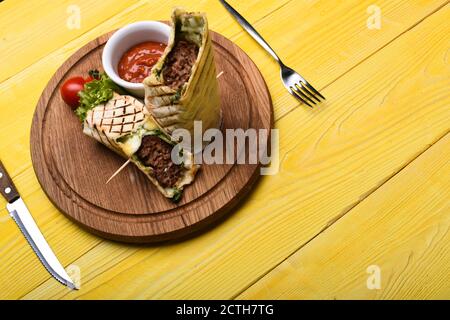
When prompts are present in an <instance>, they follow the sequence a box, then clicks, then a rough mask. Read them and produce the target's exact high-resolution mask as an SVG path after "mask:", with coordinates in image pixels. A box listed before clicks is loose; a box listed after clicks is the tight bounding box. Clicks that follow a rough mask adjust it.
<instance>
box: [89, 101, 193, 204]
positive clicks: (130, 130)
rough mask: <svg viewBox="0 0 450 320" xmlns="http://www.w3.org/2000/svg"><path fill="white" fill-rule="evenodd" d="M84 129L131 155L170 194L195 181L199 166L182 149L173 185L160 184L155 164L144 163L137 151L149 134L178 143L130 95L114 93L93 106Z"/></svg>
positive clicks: (126, 156)
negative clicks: (153, 165) (104, 101)
mask: <svg viewBox="0 0 450 320" xmlns="http://www.w3.org/2000/svg"><path fill="white" fill-rule="evenodd" d="M83 132H84V133H85V134H86V135H88V136H90V137H92V138H94V139H95V140H97V141H98V142H100V143H102V144H103V145H105V146H106V147H108V148H109V149H111V150H112V151H114V152H116V153H117V154H119V155H120V156H122V157H124V158H126V159H131V162H132V163H133V164H135V165H136V166H137V167H138V168H139V170H141V171H142V172H143V173H145V175H146V176H147V177H148V178H149V179H150V181H151V182H152V183H153V184H154V185H155V186H156V187H157V188H158V190H159V191H160V192H161V193H162V194H163V195H164V196H165V197H167V198H175V197H179V196H180V195H181V192H182V190H183V187H184V186H186V185H188V184H190V183H192V182H193V181H194V178H195V174H196V172H197V170H198V168H199V166H197V165H195V164H194V160H193V155H192V154H191V153H189V152H188V151H186V150H183V164H182V165H183V171H182V175H181V177H180V178H179V179H178V181H177V182H176V184H175V186H174V187H169V188H165V187H163V186H161V184H160V183H159V182H158V180H157V179H156V178H155V174H154V170H153V168H151V167H147V166H145V165H144V164H143V163H142V162H141V161H140V159H139V158H138V157H137V156H136V155H135V154H136V152H137V151H138V150H139V147H140V146H141V143H142V138H143V137H144V136H146V135H153V136H158V137H159V138H161V139H162V140H164V141H166V142H167V143H169V144H171V145H175V143H174V142H173V141H172V140H171V138H170V137H169V136H167V134H165V133H164V132H163V131H162V130H161V129H160V127H159V126H158V125H157V124H156V123H155V121H154V120H153V118H152V117H151V116H150V115H148V114H147V113H146V111H145V108H144V105H143V103H142V102H140V101H139V100H137V99H136V98H134V97H131V96H121V95H118V94H115V95H114V97H113V98H112V99H111V100H109V101H108V102H107V103H105V104H101V105H98V106H96V107H95V108H93V109H92V110H90V111H89V112H88V113H87V116H86V119H85V121H84V123H83Z"/></svg>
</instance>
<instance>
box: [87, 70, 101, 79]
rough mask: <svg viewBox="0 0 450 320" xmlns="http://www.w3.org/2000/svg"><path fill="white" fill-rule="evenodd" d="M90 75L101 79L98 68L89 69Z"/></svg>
mask: <svg viewBox="0 0 450 320" xmlns="http://www.w3.org/2000/svg"><path fill="white" fill-rule="evenodd" d="M89 75H90V76H91V77H92V78H94V79H100V72H99V71H98V70H97V69H92V70H89Z"/></svg>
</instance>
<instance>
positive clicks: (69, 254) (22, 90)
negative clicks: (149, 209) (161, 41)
mask: <svg viewBox="0 0 450 320" xmlns="http://www.w3.org/2000/svg"><path fill="white" fill-rule="evenodd" d="M257 2H258V1H257V0H252V1H248V2H247V4H248V5H255V4H256V3H257ZM280 3H281V4H282V3H283V2H282V1H279V0H268V1H266V4H267V6H266V7H259V8H256V9H255V10H252V11H251V12H249V14H248V16H249V18H250V19H251V21H256V20H258V19H260V18H261V17H263V16H265V15H267V14H268V13H270V12H271V11H272V10H274V9H276V8H277V7H278V5H280ZM175 4H184V5H186V7H189V8H191V9H192V10H204V11H207V12H211V13H212V14H211V15H210V17H211V16H214V15H215V18H214V19H213V20H214V21H215V23H213V28H215V29H216V28H217V29H223V30H222V33H225V34H227V33H228V35H229V36H231V35H232V34H233V33H235V34H236V33H238V32H239V31H240V28H239V27H238V26H237V25H235V26H231V24H232V21H231V20H228V21H226V20H222V19H219V13H217V12H216V13H214V12H213V7H212V2H210V1H208V2H202V3H196V4H192V3H191V2H189V1H184V2H183V1H166V5H165V6H162V5H159V6H158V5H157V3H155V2H154V1H153V2H149V1H141V2H140V3H139V6H138V7H133V8H129V9H127V10H125V11H124V12H122V13H121V14H119V15H117V16H115V17H114V18H113V19H110V20H107V21H105V22H104V23H102V24H101V25H100V26H98V27H96V28H94V29H93V30H92V31H91V32H88V33H86V34H84V35H82V36H81V37H79V38H77V39H76V40H74V41H73V42H71V43H69V44H68V45H66V46H65V47H64V48H63V49H61V50H57V51H55V52H53V53H52V54H51V55H50V57H46V58H44V59H42V60H41V61H40V62H38V63H37V64H34V65H32V66H31V67H29V68H27V69H26V70H25V71H24V72H21V73H19V74H18V75H15V76H14V77H12V78H11V79H9V80H8V81H7V82H4V83H2V84H1V85H0V87H1V89H0V96H1V99H0V100H1V102H0V128H1V130H0V141H1V142H2V143H1V145H0V158H1V159H2V161H3V162H4V164H5V166H6V167H7V168H8V170H9V172H10V173H11V175H12V176H13V177H14V180H15V182H16V184H17V186H18V188H19V190H20V192H21V194H22V196H23V197H24V198H25V199H26V202H27V204H28V206H29V208H30V209H31V211H32V212H33V215H34V217H35V219H36V220H37V222H38V225H39V226H40V228H41V229H42V230H43V232H44V233H45V235H46V238H47V239H48V241H49V243H50V244H51V245H52V248H53V249H54V251H55V252H56V253H57V254H58V257H59V258H60V260H61V262H62V263H63V264H64V265H68V264H70V262H71V261H74V260H75V259H77V258H78V257H79V256H80V255H82V254H83V253H84V252H86V251H88V250H89V249H91V248H93V247H95V246H96V245H98V243H99V242H100V241H101V239H100V238H97V237H94V236H92V235H90V234H87V233H86V232H84V231H81V230H80V229H79V228H77V227H76V226H74V225H73V224H72V223H71V222H69V221H68V220H67V219H66V218H65V217H64V216H62V215H61V214H60V213H59V212H58V211H57V210H56V209H55V208H54V207H53V205H52V204H51V203H50V202H49V201H48V199H47V198H46V197H45V195H44V192H43V191H42V190H41V189H40V187H39V184H38V182H37V180H36V178H35V175H34V172H33V170H32V168H31V167H30V165H31V160H30V155H29V142H28V141H29V126H30V123H31V118H32V114H33V110H34V106H35V103H36V101H37V99H38V97H39V95H40V92H41V91H42V90H43V88H44V86H45V84H46V82H47V81H48V79H49V78H50V77H51V74H52V73H53V72H54V71H55V70H56V68H57V67H58V66H59V65H60V64H61V63H62V62H63V61H64V60H65V59H67V57H68V56H69V55H70V54H72V53H73V52H74V51H75V50H76V49H77V48H79V47H80V46H81V45H82V44H84V43H86V42H87V41H89V40H90V39H92V38H95V36H97V35H100V34H103V33H105V32H107V31H110V30H113V29H115V28H118V27H120V26H121V25H124V24H126V23H130V22H133V21H138V20H144V19H149V16H150V17H152V18H153V19H167V18H168V17H169V16H170V11H171V8H172V7H173V6H175ZM222 10H224V9H222ZM220 14H222V15H223V12H222V13H220ZM49 23H51V21H49ZM217 29H216V30H217ZM36 85H37V86H36ZM11 101H14V103H13V104H12V103H10V102H11ZM11 137H14V139H12V138H11ZM4 203H5V202H4V200H3V198H2V199H0V207H1V208H4ZM2 222H5V223H2ZM0 232H1V233H2V235H3V236H2V238H1V239H0V248H1V251H0V264H2V265H3V266H4V267H3V268H2V270H23V272H26V270H27V269H26V267H27V266H28V265H30V264H32V265H34V264H35V263H36V261H37V260H36V257H35V256H34V254H33V253H32V252H31V250H29V248H28V246H27V244H26V242H25V240H24V239H23V236H22V235H21V234H20V232H19V230H18V229H17V227H16V226H15V224H14V223H13V222H12V221H11V220H9V218H8V214H7V212H6V210H5V209H1V210H0ZM67 239H71V241H70V243H74V244H76V246H70V245H68V243H67ZM18 246H20V248H21V249H20V250H13V251H8V250H11V249H12V248H17V247H18ZM27 275H29V277H27V280H26V281H23V276H24V274H23V273H20V272H18V273H15V274H14V275H12V276H11V275H10V276H8V277H7V278H5V279H3V278H2V280H0V298H1V297H3V298H14V297H20V296H21V295H23V294H25V293H26V292H28V291H30V290H31V289H32V288H34V287H35V286H37V285H38V284H40V283H42V282H43V281H44V280H45V279H47V278H48V273H47V272H46V271H45V270H44V269H43V268H39V267H38V268H37V269H36V272H33V273H32V274H28V273H27ZM3 289H4V290H3Z"/></svg>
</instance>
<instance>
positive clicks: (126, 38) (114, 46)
mask: <svg viewBox="0 0 450 320" xmlns="http://www.w3.org/2000/svg"><path fill="white" fill-rule="evenodd" d="M170 30H171V29H170V27H169V26H168V25H167V24H164V23H161V22H158V21H140V22H135V23H132V24H129V25H127V26H125V27H123V28H122V29H120V30H118V31H117V32H116V33H114V34H113V35H112V37H111V38H110V39H109V40H108V42H107V43H106V45H105V48H104V49H103V55H102V63H103V69H104V70H105V72H106V74H107V75H108V76H109V77H110V78H111V80H112V81H114V82H115V83H116V84H118V85H119V86H121V87H122V88H124V89H126V90H127V91H128V92H130V93H131V94H133V95H135V96H137V97H142V98H143V97H144V94H145V93H144V85H143V84H142V83H132V82H128V81H125V80H123V79H122V78H120V77H119V73H118V71H117V69H118V65H119V61H120V58H122V56H123V54H124V53H125V52H126V51H127V50H128V49H130V48H131V47H133V46H135V45H137V44H139V43H142V42H146V41H155V42H161V43H165V44H167V43H168V42H169V36H170Z"/></svg>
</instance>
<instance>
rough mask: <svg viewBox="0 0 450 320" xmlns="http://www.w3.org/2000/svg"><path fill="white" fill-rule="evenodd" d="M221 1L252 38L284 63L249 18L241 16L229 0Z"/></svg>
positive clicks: (279, 61)
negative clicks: (227, 0)
mask: <svg viewBox="0 0 450 320" xmlns="http://www.w3.org/2000/svg"><path fill="white" fill-rule="evenodd" d="M219 1H220V2H221V3H222V4H223V5H224V6H225V8H226V9H227V10H228V11H229V12H230V13H231V14H232V15H233V16H234V17H235V18H236V20H237V21H238V22H239V24H240V25H241V26H242V27H243V28H244V29H245V30H246V31H247V32H248V33H249V34H250V35H251V36H252V38H253V39H255V40H256V42H258V43H259V45H260V46H261V47H263V48H264V49H265V50H266V51H267V52H268V53H270V55H271V56H272V57H273V58H274V59H275V60H277V61H278V63H279V64H281V65H282V64H283V63H282V62H281V59H280V58H279V57H278V55H277V54H276V53H275V51H273V49H272V48H271V47H270V45H269V44H268V43H267V42H266V40H264V38H263V37H262V36H261V35H260V34H259V33H258V31H256V30H255V28H253V27H252V25H251V24H250V23H249V22H248V21H247V20H245V18H244V17H243V16H241V14H240V13H239V12H237V11H236V10H235V9H234V8H233V7H232V6H230V5H229V4H228V2H226V1H225V0H219Z"/></svg>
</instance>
